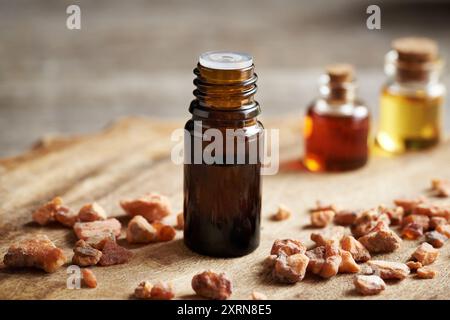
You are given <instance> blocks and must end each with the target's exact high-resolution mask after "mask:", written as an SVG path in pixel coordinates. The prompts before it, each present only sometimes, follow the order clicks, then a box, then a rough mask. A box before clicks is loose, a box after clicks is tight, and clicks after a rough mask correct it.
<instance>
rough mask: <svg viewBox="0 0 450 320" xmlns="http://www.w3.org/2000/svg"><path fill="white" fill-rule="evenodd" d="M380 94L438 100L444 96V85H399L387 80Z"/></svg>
mask: <svg viewBox="0 0 450 320" xmlns="http://www.w3.org/2000/svg"><path fill="white" fill-rule="evenodd" d="M381 92H382V93H383V94H389V95H401V96H409V97H430V98H439V97H443V96H445V95H446V88H445V85H444V84H443V83H441V82H436V83H417V82H411V83H401V82H397V81H394V80H388V81H387V82H386V83H385V84H384V85H383V87H382V89H381Z"/></svg>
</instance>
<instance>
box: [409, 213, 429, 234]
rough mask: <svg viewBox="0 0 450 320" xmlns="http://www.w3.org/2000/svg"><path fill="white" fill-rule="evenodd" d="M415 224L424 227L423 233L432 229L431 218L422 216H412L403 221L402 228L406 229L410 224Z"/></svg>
mask: <svg viewBox="0 0 450 320" xmlns="http://www.w3.org/2000/svg"><path fill="white" fill-rule="evenodd" d="M411 223H415V224H418V225H419V226H421V227H422V229H423V231H427V230H428V228H429V227H430V218H429V217H428V216H425V215H420V214H410V215H409V216H407V217H405V218H404V219H403V221H402V227H403V228H404V227H405V226H407V225H408V224H411Z"/></svg>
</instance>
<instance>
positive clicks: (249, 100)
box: [193, 64, 258, 110]
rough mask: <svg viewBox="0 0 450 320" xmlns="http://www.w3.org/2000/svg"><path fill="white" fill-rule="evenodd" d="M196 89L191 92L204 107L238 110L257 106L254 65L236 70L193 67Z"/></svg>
mask: <svg viewBox="0 0 450 320" xmlns="http://www.w3.org/2000/svg"><path fill="white" fill-rule="evenodd" d="M194 74H195V75H196V78H195V79H194V85H195V86H196V89H195V90H194V92H193V94H194V96H195V97H196V100H197V101H198V105H199V106H200V107H202V108H206V109H217V110H240V109H248V108H252V107H256V106H257V102H256V101H255V100H254V95H255V93H256V91H257V86H256V81H257V79H258V77H257V75H256V73H255V72H254V66H253V65H252V66H250V67H248V68H244V69H238V70H220V69H210V68H206V67H204V66H202V65H200V64H198V65H197V68H195V69H194Z"/></svg>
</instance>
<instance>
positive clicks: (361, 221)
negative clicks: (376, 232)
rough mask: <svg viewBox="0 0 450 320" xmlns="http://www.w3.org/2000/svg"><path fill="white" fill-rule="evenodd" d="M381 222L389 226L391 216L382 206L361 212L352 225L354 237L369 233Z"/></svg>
mask: <svg viewBox="0 0 450 320" xmlns="http://www.w3.org/2000/svg"><path fill="white" fill-rule="evenodd" d="M379 222H383V223H384V224H385V225H386V226H389V224H390V220H389V216H388V215H387V214H386V213H384V212H383V211H382V208H381V207H380V208H377V209H370V210H366V211H363V212H361V213H360V214H359V215H358V218H357V219H356V220H355V222H354V224H353V225H352V227H351V231H352V234H353V236H354V237H356V238H359V237H362V236H364V235H366V234H367V233H369V232H370V231H371V230H372V229H373V228H375V226H377V224H378V223H379Z"/></svg>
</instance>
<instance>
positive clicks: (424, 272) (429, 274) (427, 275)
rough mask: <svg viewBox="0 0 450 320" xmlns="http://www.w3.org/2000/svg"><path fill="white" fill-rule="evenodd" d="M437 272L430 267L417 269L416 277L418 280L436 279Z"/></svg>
mask: <svg viewBox="0 0 450 320" xmlns="http://www.w3.org/2000/svg"><path fill="white" fill-rule="evenodd" d="M436 275H437V271H436V270H434V269H431V268H430V267H422V268H419V269H417V272H416V276H417V278H420V279H433V278H434V277H436Z"/></svg>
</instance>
